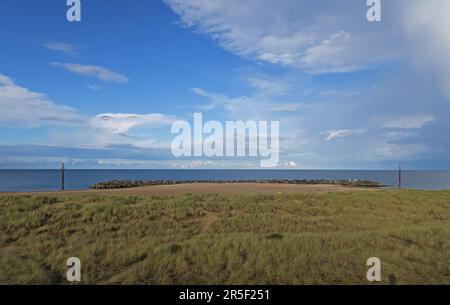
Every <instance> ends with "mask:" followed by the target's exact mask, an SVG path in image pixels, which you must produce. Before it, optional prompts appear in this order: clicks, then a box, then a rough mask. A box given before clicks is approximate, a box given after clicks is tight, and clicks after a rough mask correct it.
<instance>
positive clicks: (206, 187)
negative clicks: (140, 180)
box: [0, 183, 376, 196]
mask: <svg viewBox="0 0 450 305" xmlns="http://www.w3.org/2000/svg"><path fill="white" fill-rule="evenodd" d="M374 190H376V189H374V188H355V187H347V186H340V185H322V184H319V185H303V184H281V183H280V184H262V183H191V184H177V185H156V186H144V187H135V188H126V189H111V190H82V191H64V192H27V193H0V196H10V195H20V194H29V195H40V194H46V195H88V194H95V195H135V196H169V195H183V194H222V195H245V194H277V193H285V194H293V193H328V192H361V191H374Z"/></svg>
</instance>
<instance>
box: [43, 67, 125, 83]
mask: <svg viewBox="0 0 450 305" xmlns="http://www.w3.org/2000/svg"><path fill="white" fill-rule="evenodd" d="M51 64H52V65H53V66H55V67H60V68H63V69H65V70H67V71H69V72H71V73H74V74H78V75H85V76H91V77H95V78H97V79H98V80H100V81H102V82H106V83H119V84H123V83H126V82H128V77H126V76H125V75H123V74H120V73H117V72H115V71H112V70H109V69H107V68H104V67H101V66H95V65H82V64H75V63H58V62H52V63H51Z"/></svg>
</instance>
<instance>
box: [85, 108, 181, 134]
mask: <svg viewBox="0 0 450 305" xmlns="http://www.w3.org/2000/svg"><path fill="white" fill-rule="evenodd" d="M174 121H175V119H174V118H173V117H171V116H167V115H163V114H160V113H152V114H130V113H105V114H99V115H97V116H96V117H94V118H93V119H92V120H91V123H92V126H93V127H95V128H99V129H102V130H107V131H110V132H112V133H114V134H122V135H124V134H127V133H128V132H129V131H130V130H131V129H133V128H136V127H142V126H147V127H161V126H165V125H170V124H172V123H173V122H174Z"/></svg>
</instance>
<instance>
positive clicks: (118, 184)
mask: <svg viewBox="0 0 450 305" xmlns="http://www.w3.org/2000/svg"><path fill="white" fill-rule="evenodd" d="M196 183H211V184H225V183H258V184H302V185H319V184H326V185H340V186H347V187H361V188H378V187H384V185H382V184H380V183H378V182H373V181H367V180H277V179H274V180H112V181H105V182H100V183H96V184H93V185H91V186H90V188H91V189H95V190H107V189H124V188H134V187H142V186H158V185H177V184H196Z"/></svg>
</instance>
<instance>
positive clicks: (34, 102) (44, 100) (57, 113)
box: [0, 74, 84, 128]
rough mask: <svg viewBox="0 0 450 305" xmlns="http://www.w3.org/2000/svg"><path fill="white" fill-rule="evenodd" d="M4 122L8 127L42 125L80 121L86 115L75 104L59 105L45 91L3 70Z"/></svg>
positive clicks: (0, 78) (0, 83) (1, 99)
mask: <svg viewBox="0 0 450 305" xmlns="http://www.w3.org/2000/svg"><path fill="white" fill-rule="evenodd" d="M0 109H1V113H0V124H1V125H3V126H6V127H28V128H31V127H39V126H43V125H48V124H63V123H65V124H67V123H70V124H72V123H79V122H82V121H83V120H84V119H83V117H82V116H81V115H80V114H79V113H78V112H77V111H76V110H75V109H73V108H71V107H67V106H63V105H58V104H56V103H54V102H53V101H52V100H50V99H49V98H48V97H47V96H46V95H45V94H42V93H37V92H33V91H31V90H29V89H27V88H25V87H21V86H19V85H17V84H16V83H15V82H14V80H12V79H11V78H9V77H7V76H5V75H1V74H0Z"/></svg>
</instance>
